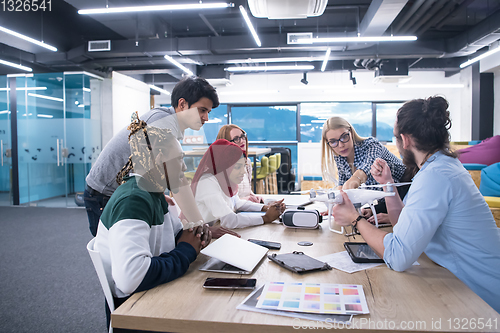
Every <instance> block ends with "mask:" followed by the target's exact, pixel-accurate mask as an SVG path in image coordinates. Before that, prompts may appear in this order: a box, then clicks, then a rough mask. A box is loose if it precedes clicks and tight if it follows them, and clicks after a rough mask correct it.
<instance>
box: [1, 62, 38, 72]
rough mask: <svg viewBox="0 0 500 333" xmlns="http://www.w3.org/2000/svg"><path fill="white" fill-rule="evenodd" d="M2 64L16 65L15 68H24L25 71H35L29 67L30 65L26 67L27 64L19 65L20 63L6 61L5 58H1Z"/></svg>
mask: <svg viewBox="0 0 500 333" xmlns="http://www.w3.org/2000/svg"><path fill="white" fill-rule="evenodd" d="M0 64H3V65H7V66H10V67H15V68H18V69H22V70H23V71H26V72H33V70H32V69H31V68H29V67H26V66H23V65H18V64H15V63H13V62H10V61H5V60H2V59H0Z"/></svg>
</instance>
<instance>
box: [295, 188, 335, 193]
mask: <svg viewBox="0 0 500 333" xmlns="http://www.w3.org/2000/svg"><path fill="white" fill-rule="evenodd" d="M311 191H314V192H316V193H317V194H325V193H327V191H328V189H323V188H319V189H314V188H312V189H310V190H304V191H294V192H290V194H302V193H311Z"/></svg>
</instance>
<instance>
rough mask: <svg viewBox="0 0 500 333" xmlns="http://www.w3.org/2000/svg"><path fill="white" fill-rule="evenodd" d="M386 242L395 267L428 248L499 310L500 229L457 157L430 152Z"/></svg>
mask: <svg viewBox="0 0 500 333" xmlns="http://www.w3.org/2000/svg"><path fill="white" fill-rule="evenodd" d="M384 246H385V250H384V260H385V262H386V264H387V266H389V267H390V268H391V269H394V270H396V271H404V270H405V269H407V268H408V267H410V266H411V265H412V263H413V262H414V261H415V260H416V259H417V258H418V257H419V256H420V254H421V253H422V252H425V254H426V255H427V256H428V257H429V258H430V259H431V260H432V261H434V262H435V263H437V264H439V265H441V266H443V267H445V268H447V269H448V270H449V271H450V272H452V273H453V274H454V275H455V276H456V277H457V278H459V279H460V280H461V281H462V282H464V283H465V284H466V285H467V286H469V288H470V289H472V290H473V291H474V292H475V293H476V294H478V295H479V296H480V297H481V298H482V299H483V300H485V301H486V302H487V303H488V304H489V305H490V306H491V307H493V308H494V309H495V310H496V311H497V312H500V229H499V228H497V226H496V224H495V221H494V219H493V215H492V214H491V210H490V209H489V207H488V205H487V204H486V202H485V201H484V198H483V196H482V195H481V193H480V192H479V190H478V189H477V187H476V185H475V184H474V181H473V180H472V178H471V176H470V175H469V173H468V172H467V171H466V170H465V168H464V167H463V166H462V164H461V163H460V161H459V160H458V159H455V158H452V157H449V156H446V155H444V154H443V153H441V152H437V153H435V154H434V155H432V156H431V157H429V159H428V160H427V162H425V164H424V165H423V166H422V168H421V169H420V171H419V172H418V173H417V174H416V175H415V177H414V179H413V183H412V185H411V187H410V190H409V191H408V194H407V195H406V197H405V207H404V208H403V210H402V211H401V215H400V216H399V219H398V223H397V224H396V225H395V226H394V229H393V233H390V234H387V235H386V236H385V237H384Z"/></svg>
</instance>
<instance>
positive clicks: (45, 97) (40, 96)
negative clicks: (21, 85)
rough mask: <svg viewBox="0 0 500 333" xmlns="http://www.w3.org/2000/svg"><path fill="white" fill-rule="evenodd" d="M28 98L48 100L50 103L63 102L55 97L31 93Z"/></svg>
mask: <svg viewBox="0 0 500 333" xmlns="http://www.w3.org/2000/svg"><path fill="white" fill-rule="evenodd" d="M28 96H32V97H38V98H44V99H50V100H51V101H56V102H64V100H63V99H62V98H57V97H51V96H45V95H38V94H33V93H29V94H28Z"/></svg>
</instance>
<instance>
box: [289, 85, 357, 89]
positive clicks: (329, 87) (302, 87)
mask: <svg viewBox="0 0 500 333" xmlns="http://www.w3.org/2000/svg"><path fill="white" fill-rule="evenodd" d="M288 89H300V90H352V89H355V88H354V87H353V86H352V85H344V86H322V85H317V86H310V85H307V86H306V85H303V84H301V85H300V86H289V87H288Z"/></svg>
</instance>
